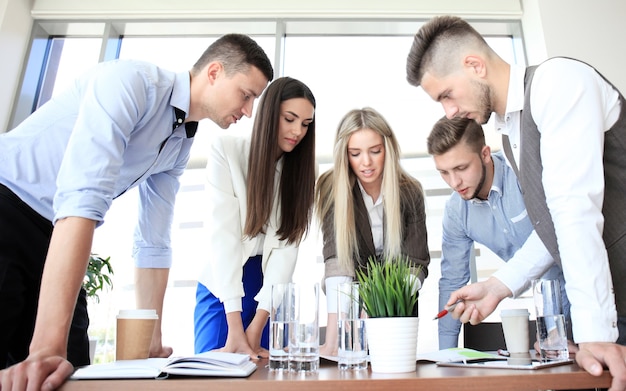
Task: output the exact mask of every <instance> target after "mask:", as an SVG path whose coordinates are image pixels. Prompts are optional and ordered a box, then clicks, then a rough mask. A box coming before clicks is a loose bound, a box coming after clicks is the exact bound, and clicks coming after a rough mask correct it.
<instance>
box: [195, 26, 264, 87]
mask: <svg viewBox="0 0 626 391" xmlns="http://www.w3.org/2000/svg"><path fill="white" fill-rule="evenodd" d="M212 61H219V62H221V63H222V64H223V65H224V71H225V72H226V74H227V75H232V74H234V73H237V72H240V73H245V72H247V71H248V69H249V67H250V65H252V66H254V67H256V68H258V69H259V70H260V71H261V72H262V73H263V75H264V76H265V77H266V78H267V80H268V81H272V79H274V69H273V68H272V63H271V62H270V59H269V58H268V57H267V54H265V51H263V49H262V48H261V47H260V46H259V44H258V43H256V41H254V40H253V39H252V38H250V37H249V36H247V35H243V34H226V35H223V36H222V37H220V38H219V39H218V40H217V41H215V42H213V43H212V44H211V45H210V46H209V47H208V48H207V49H206V50H205V51H204V53H202V55H201V56H200V58H199V59H198V61H196V63H195V64H194V65H193V68H192V69H191V72H192V74H193V75H196V74H198V72H200V70H202V68H204V67H205V66H206V65H207V64H208V63H210V62H212Z"/></svg>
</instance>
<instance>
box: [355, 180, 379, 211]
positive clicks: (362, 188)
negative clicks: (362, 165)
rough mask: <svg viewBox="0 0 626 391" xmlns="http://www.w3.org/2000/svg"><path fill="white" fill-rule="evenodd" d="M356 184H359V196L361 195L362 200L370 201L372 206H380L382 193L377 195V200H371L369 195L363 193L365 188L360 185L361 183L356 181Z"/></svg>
mask: <svg viewBox="0 0 626 391" xmlns="http://www.w3.org/2000/svg"><path fill="white" fill-rule="evenodd" d="M356 183H358V184H359V188H360V189H361V194H362V195H363V199H364V200H371V203H372V206H376V205H378V204H381V203H382V202H383V192H382V191H381V192H380V194H379V195H378V199H377V200H373V199H372V197H370V195H369V194H367V192H366V191H365V188H364V187H363V185H362V184H361V181H360V180H358V179H357V180H356Z"/></svg>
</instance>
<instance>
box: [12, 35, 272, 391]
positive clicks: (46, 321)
mask: <svg viewBox="0 0 626 391" xmlns="http://www.w3.org/2000/svg"><path fill="white" fill-rule="evenodd" d="M272 78H273V69H272V66H271V62H270V60H269V59H268V57H267V55H266V54H265V52H264V51H263V49H262V48H261V47H260V46H259V45H258V44H257V43H256V42H254V41H253V40H252V39H251V38H249V37H247V36H245V35H240V34H229V35H225V36H223V37H221V38H219V39H218V40H217V41H216V42H215V43H213V44H212V45H211V46H209V48H208V49H207V50H206V51H205V52H204V53H203V54H202V56H201V57H200V58H199V59H198V61H197V62H196V64H194V66H193V67H192V69H191V70H190V71H188V72H181V73H173V72H169V71H166V70H163V69H161V68H159V67H157V66H155V65H152V64H148V63H144V62H138V61H111V62H106V63H102V64H99V65H98V66H96V67H95V68H94V69H93V70H91V71H90V72H88V73H86V74H85V75H83V76H82V77H80V78H78V79H77V80H76V82H75V83H74V84H73V86H72V87H71V88H70V89H69V90H67V91H65V92H64V93H62V94H60V95H58V96H57V97H54V98H52V99H51V100H50V101H49V102H47V103H46V104H44V105H43V106H42V107H41V108H40V109H38V110H37V111H36V112H34V113H33V114H32V115H31V116H29V117H28V118H27V119H26V120H25V121H24V122H22V123H21V124H20V125H18V126H17V127H16V128H15V129H13V130H11V131H9V132H7V133H5V134H2V135H0V313H2V321H1V322H0V368H4V367H5V366H9V365H11V364H14V363H17V364H15V365H13V366H10V367H9V368H8V369H6V370H3V371H2V372H0V377H1V379H0V380H1V381H2V383H1V384H2V386H0V387H3V388H4V387H5V386H6V385H10V384H12V385H13V386H14V388H13V389H22V388H23V387H24V388H25V387H26V384H28V387H29V389H31V388H32V389H40V388H42V387H43V386H45V387H51V388H56V387H58V386H59V385H60V384H61V383H62V382H63V381H64V379H65V378H67V377H68V376H69V375H70V374H71V372H72V365H70V362H68V360H69V361H71V364H73V365H84V364H88V363H89V358H88V355H87V354H88V350H87V345H86V342H87V339H86V330H87V326H88V316H87V311H86V302H85V297H84V291H82V289H81V284H82V280H83V277H84V274H85V268H86V266H87V261H88V258H89V254H90V250H91V243H92V239H93V233H94V229H95V228H96V227H97V226H99V225H100V224H102V223H103V221H104V216H105V214H106V212H107V210H108V209H109V206H110V205H111V202H112V201H113V199H115V198H116V197H118V196H120V195H121V194H123V193H124V192H125V191H126V190H128V189H130V188H132V187H134V186H138V189H139V219H138V222H137V225H136V229H135V234H134V249H133V256H134V259H135V265H136V281H137V285H136V298H137V307H138V308H154V309H156V310H157V313H158V314H159V322H158V323H157V326H156V328H155V331H154V334H153V338H152V344H151V347H150V355H151V356H169V355H170V354H171V353H172V349H171V348H169V347H163V346H162V343H161V324H160V320H161V310H162V306H163V296H164V294H165V288H166V285H167V279H168V273H169V267H170V265H171V260H172V252H171V248H170V226H171V223H172V218H173V211H174V200H175V197H176V193H177V191H178V188H179V178H180V176H181V175H182V173H183V171H184V169H185V167H186V165H187V161H188V159H189V151H190V148H191V144H192V142H193V137H194V134H195V132H196V128H197V125H198V121H199V120H201V119H204V118H209V119H211V120H212V121H213V122H215V123H216V124H218V125H219V126H220V127H221V128H224V129H226V128H228V127H229V126H230V125H231V124H233V123H235V122H236V121H237V120H239V119H240V118H241V117H242V116H244V115H245V116H247V117H250V115H251V113H252V108H253V102H254V100H255V98H257V97H258V96H260V95H261V93H262V92H263V90H264V89H265V87H266V86H267V83H268V82H269V81H270V80H272ZM44 264H45V269H44ZM79 291H80V295H79ZM77 296H78V300H77ZM73 313H74V315H72V314H73ZM70 326H71V327H70ZM68 333H69V341H68ZM68 342H69V343H68Z"/></svg>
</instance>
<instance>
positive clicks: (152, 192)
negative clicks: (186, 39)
mask: <svg viewBox="0 0 626 391" xmlns="http://www.w3.org/2000/svg"><path fill="white" fill-rule="evenodd" d="M189 77H190V76H189V73H188V72H182V73H173V72H169V71H166V70H163V69H160V68H158V67H157V66H155V65H152V64H148V63H144V62H138V61H119V60H116V61H110V62H104V63H101V64H99V65H97V66H96V67H94V68H93V69H92V70H91V71H89V72H87V73H86V74H85V75H83V76H81V77H80V78H78V79H77V80H76V81H75V82H74V84H73V85H72V86H71V88H69V89H68V90H67V91H65V92H63V93H62V94H59V95H58V96H56V97H54V98H52V99H51V100H50V101H49V102H47V103H46V104H44V105H43V106H42V107H41V108H39V109H38V110H37V111H35V112H34V113H33V114H32V115H30V116H29V117H28V118H27V119H26V120H24V122H22V123H21V124H20V125H18V126H17V127H16V128H15V129H13V130H12V131H10V132H7V133H5V134H2V135H0V183H3V184H4V185H5V186H7V187H8V188H9V189H11V190H12V191H13V192H14V193H15V194H16V195H17V196H18V197H20V198H21V199H22V200H23V201H24V202H25V203H27V204H28V205H29V206H30V207H31V208H33V209H34V210H35V211H36V212H38V213H39V214H40V215H42V216H43V217H45V218H46V219H48V220H50V221H52V222H56V221H57V220H58V219H61V218H65V217H69V216H76V217H84V218H87V219H92V220H95V221H97V224H98V225H100V224H102V223H103V221H104V215H105V214H106V212H107V210H108V209H109V207H110V205H111V202H112V200H113V199H114V198H116V197H118V196H119V195H121V194H123V193H124V192H125V191H126V190H128V189H130V188H132V187H134V186H139V197H140V203H139V219H138V223H137V227H136V230H135V238H134V239H135V241H134V243H135V244H134V250H133V254H134V257H135V262H136V265H137V266H138V267H169V266H170V265H171V258H172V255H171V248H170V225H171V222H172V217H173V211H174V200H175V196H176V193H177V191H178V188H179V177H180V176H181V174H182V173H183V171H184V169H185V166H186V164H187V160H188V159H189V150H190V148H191V144H192V142H193V138H191V137H193V134H195V128H196V126H197V122H189V123H188V124H187V125H186V126H178V127H175V126H176V125H177V124H180V123H181V122H182V121H183V120H184V117H185V113H188V112H189V100H190V79H189ZM175 108H177V109H178V110H175ZM175 122H176V123H175ZM187 131H189V133H190V134H189V136H191V137H188V135H187Z"/></svg>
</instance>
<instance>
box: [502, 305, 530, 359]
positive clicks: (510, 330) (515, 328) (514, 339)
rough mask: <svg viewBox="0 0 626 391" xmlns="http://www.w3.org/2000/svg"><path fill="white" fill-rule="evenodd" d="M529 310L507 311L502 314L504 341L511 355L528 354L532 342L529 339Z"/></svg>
mask: <svg viewBox="0 0 626 391" xmlns="http://www.w3.org/2000/svg"><path fill="white" fill-rule="evenodd" d="M529 316H530V312H528V310H527V309H525V308H523V309H505V310H502V311H501V312H500V318H501V319H502V331H503V332H504V341H505V342H506V349H507V350H508V351H509V353H528V352H529V350H530V346H529V345H530V342H529V339H528V318H529Z"/></svg>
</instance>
